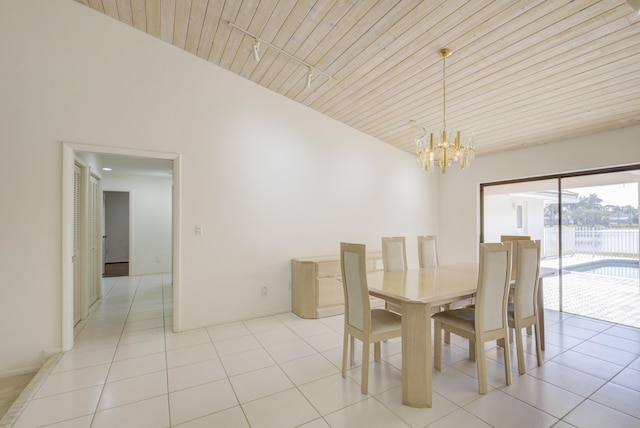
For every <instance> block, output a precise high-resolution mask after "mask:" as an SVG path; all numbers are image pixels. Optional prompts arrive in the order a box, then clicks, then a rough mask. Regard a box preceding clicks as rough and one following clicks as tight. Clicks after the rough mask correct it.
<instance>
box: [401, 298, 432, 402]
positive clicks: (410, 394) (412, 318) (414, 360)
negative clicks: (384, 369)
mask: <svg viewBox="0 0 640 428" xmlns="http://www.w3.org/2000/svg"><path fill="white" fill-rule="evenodd" d="M431 354H432V351H431V305H429V304H424V303H414V302H402V404H404V405H407V406H411V407H421V408H423V407H431V396H432V392H431V368H432V366H433V361H432V356H431Z"/></svg>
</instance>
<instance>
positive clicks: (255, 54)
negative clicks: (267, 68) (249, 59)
mask: <svg viewBox="0 0 640 428" xmlns="http://www.w3.org/2000/svg"><path fill="white" fill-rule="evenodd" d="M253 59H255V60H256V62H258V61H260V39H256V42H255V43H254V44H253Z"/></svg>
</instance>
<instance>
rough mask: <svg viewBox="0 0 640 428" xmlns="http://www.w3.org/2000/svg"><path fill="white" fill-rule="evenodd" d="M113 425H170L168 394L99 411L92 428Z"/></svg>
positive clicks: (159, 427) (158, 426)
mask: <svg viewBox="0 0 640 428" xmlns="http://www.w3.org/2000/svg"><path fill="white" fill-rule="evenodd" d="M112 427H132V428H133V427H157V428H163V427H167V428H168V427H169V408H168V406H167V396H166V395H162V396H159V397H154V398H150V399H147V400H142V401H136V402H134V403H131V404H127V405H124V406H120V407H115V408H113V409H108V410H103V411H100V412H97V413H96V415H95V418H94V420H93V424H92V425H91V428H112Z"/></svg>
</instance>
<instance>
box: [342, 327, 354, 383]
mask: <svg viewBox="0 0 640 428" xmlns="http://www.w3.org/2000/svg"><path fill="white" fill-rule="evenodd" d="M348 336H349V335H348V334H347V333H345V334H344V340H343V341H342V377H345V378H346V377H347V354H348V353H349V337H348ZM351 352H353V351H351Z"/></svg>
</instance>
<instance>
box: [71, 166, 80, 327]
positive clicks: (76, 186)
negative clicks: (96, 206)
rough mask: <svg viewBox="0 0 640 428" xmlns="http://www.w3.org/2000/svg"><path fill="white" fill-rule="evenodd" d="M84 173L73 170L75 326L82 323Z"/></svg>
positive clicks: (76, 167)
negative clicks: (82, 203) (82, 183)
mask: <svg viewBox="0 0 640 428" xmlns="http://www.w3.org/2000/svg"><path fill="white" fill-rule="evenodd" d="M81 178H82V171H81V169H80V166H79V165H78V164H76V165H75V167H74V170H73V324H74V325H76V324H77V323H78V321H80V314H81V305H80V302H81V297H82V278H81V276H80V273H81V269H80V189H81Z"/></svg>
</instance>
